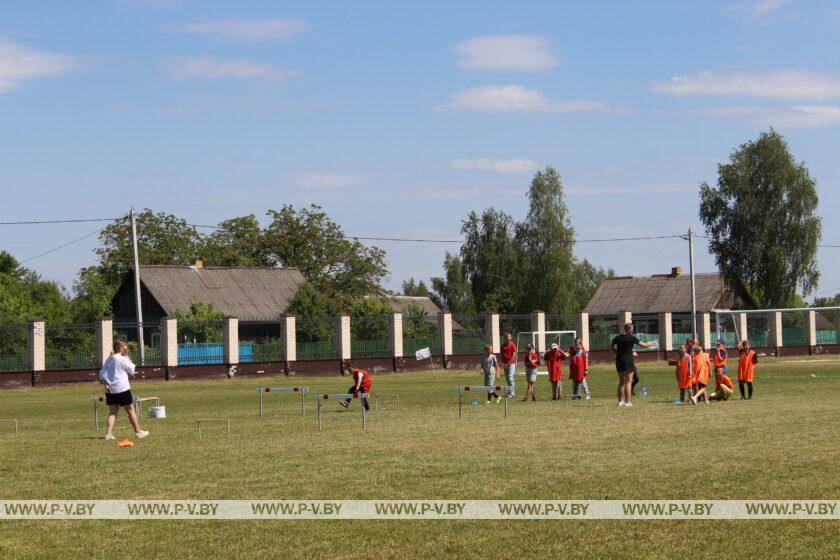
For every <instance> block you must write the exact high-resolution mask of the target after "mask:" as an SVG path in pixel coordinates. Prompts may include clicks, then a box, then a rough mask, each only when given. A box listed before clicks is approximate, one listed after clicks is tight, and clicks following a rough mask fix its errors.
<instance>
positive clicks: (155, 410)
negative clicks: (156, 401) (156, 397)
mask: <svg viewBox="0 0 840 560" xmlns="http://www.w3.org/2000/svg"><path fill="white" fill-rule="evenodd" d="M149 416H151V417H152V418H166V407H165V406H152V407H149Z"/></svg>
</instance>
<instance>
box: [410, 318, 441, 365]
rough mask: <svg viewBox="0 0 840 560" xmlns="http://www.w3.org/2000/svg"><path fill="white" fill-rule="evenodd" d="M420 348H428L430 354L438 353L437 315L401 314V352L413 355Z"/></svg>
mask: <svg viewBox="0 0 840 560" xmlns="http://www.w3.org/2000/svg"><path fill="white" fill-rule="evenodd" d="M421 348H429V350H431V352H432V354H440V348H441V346H440V332H439V330H438V319H437V317H429V316H425V315H424V316H422V317H413V316H409V315H403V353H404V354H405V355H406V356H413V355H414V353H415V352H417V350H420V349H421Z"/></svg>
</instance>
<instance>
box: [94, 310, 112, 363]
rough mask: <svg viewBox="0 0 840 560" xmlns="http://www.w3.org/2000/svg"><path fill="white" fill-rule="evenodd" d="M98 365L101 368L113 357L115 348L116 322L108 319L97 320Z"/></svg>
mask: <svg viewBox="0 0 840 560" xmlns="http://www.w3.org/2000/svg"><path fill="white" fill-rule="evenodd" d="M95 336H96V362H95V363H96V365H97V366H99V367H100V368H101V367H102V366H104V365H105V362H106V361H107V360H108V358H110V357H111V351H112V350H113V348H114V321H113V320H111V319H110V318H108V317H102V318H100V319H97V320H96V335H95Z"/></svg>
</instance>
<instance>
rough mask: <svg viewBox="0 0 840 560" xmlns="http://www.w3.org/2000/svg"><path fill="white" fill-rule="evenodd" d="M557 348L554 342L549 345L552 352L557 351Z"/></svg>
mask: <svg viewBox="0 0 840 560" xmlns="http://www.w3.org/2000/svg"><path fill="white" fill-rule="evenodd" d="M557 348H558V346H557V343H556V342H552V343H551V349H552V350H555V349H557Z"/></svg>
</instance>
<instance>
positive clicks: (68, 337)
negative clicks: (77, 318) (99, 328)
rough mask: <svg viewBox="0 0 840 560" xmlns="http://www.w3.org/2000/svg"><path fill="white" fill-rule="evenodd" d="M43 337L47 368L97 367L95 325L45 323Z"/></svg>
mask: <svg viewBox="0 0 840 560" xmlns="http://www.w3.org/2000/svg"><path fill="white" fill-rule="evenodd" d="M44 338H45V351H46V367H47V369H89V368H97V369H99V366H98V364H97V363H96V325H93V324H84V325H60V324H47V325H46V328H45V331H44Z"/></svg>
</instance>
